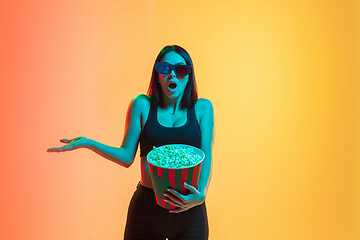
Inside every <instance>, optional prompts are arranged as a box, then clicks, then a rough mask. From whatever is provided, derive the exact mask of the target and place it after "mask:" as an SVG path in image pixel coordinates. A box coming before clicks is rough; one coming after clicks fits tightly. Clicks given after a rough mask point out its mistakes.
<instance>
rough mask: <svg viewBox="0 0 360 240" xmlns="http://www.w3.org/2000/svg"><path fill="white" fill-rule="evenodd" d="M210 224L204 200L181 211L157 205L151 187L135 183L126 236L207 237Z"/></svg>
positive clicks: (131, 239) (203, 239)
mask: <svg viewBox="0 0 360 240" xmlns="http://www.w3.org/2000/svg"><path fill="white" fill-rule="evenodd" d="M208 236H209V226H208V219H207V212H206V206H205V202H203V203H202V204H201V205H198V206H195V207H193V208H190V209H189V210H187V211H184V212H180V213H169V210H168V209H164V208H162V207H160V206H159V205H157V203H156V201H155V194H154V190H153V189H151V188H147V187H144V186H143V185H141V184H140V182H139V184H138V185H137V189H136V191H135V193H134V195H133V197H132V199H131V201H130V205H129V210H128V215H127V222H126V227H125V235H124V239H125V240H142V239H156V240H165V239H166V238H168V239H169V240H180V239H191V240H207V239H208Z"/></svg>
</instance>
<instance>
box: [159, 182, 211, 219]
mask: <svg viewBox="0 0 360 240" xmlns="http://www.w3.org/2000/svg"><path fill="white" fill-rule="evenodd" d="M184 186H185V188H186V189H188V190H190V194H189V195H182V194H180V193H179V192H177V191H176V190H174V189H169V188H168V189H167V190H168V192H167V193H164V196H165V197H167V198H168V199H166V200H165V202H168V203H171V204H173V205H175V206H176V207H179V208H178V209H175V210H171V211H169V213H179V212H184V211H186V210H188V209H190V208H192V207H195V206H197V205H200V204H202V203H203V202H204V200H205V198H204V196H203V194H201V193H200V192H199V191H198V190H197V189H196V188H195V187H193V186H191V185H189V184H187V183H186V182H184Z"/></svg>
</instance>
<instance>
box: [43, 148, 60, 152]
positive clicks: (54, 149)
mask: <svg viewBox="0 0 360 240" xmlns="http://www.w3.org/2000/svg"><path fill="white" fill-rule="evenodd" d="M47 151H48V152H63V151H64V150H63V149H62V148H49V149H48V150H47Z"/></svg>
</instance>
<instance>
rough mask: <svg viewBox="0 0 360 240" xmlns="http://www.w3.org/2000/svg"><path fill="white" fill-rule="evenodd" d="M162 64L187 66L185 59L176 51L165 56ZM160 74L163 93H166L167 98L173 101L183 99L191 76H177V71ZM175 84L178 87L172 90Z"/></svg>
mask: <svg viewBox="0 0 360 240" xmlns="http://www.w3.org/2000/svg"><path fill="white" fill-rule="evenodd" d="M160 62H167V63H170V64H172V65H177V64H184V65H186V61H185V59H184V58H183V57H182V56H181V55H180V54H178V53H176V52H174V51H171V52H168V53H167V54H165V55H164V57H163V58H162V59H161V60H160ZM158 74H159V83H160V86H161V89H162V92H163V93H164V95H165V96H167V97H169V98H172V99H175V98H178V97H182V95H183V93H184V90H185V87H186V84H187V83H188V81H189V75H186V76H178V75H176V72H175V70H172V71H171V72H170V73H168V74H161V73H158ZM174 83H175V84H176V87H175V88H171V87H173V85H174ZM165 96H164V97H165Z"/></svg>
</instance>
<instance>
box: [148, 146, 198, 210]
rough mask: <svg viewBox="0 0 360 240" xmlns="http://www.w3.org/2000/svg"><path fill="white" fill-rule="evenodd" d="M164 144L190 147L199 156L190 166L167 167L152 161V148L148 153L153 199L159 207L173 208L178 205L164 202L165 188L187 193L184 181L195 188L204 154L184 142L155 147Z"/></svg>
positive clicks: (183, 193)
mask: <svg viewBox="0 0 360 240" xmlns="http://www.w3.org/2000/svg"><path fill="white" fill-rule="evenodd" d="M166 146H178V147H185V148H191V149H192V150H193V151H194V152H195V153H196V154H198V155H199V156H201V160H200V161H198V162H197V163H196V164H194V165H192V166H186V167H177V168H167V167H164V166H159V165H157V164H156V163H154V162H153V161H152V158H153V154H152V153H153V151H154V150H152V151H150V152H149V153H148V155H147V162H148V164H149V170H150V176H151V181H152V184H153V188H154V192H155V200H156V202H157V204H158V205H159V206H160V207H162V208H165V209H170V210H173V209H177V208H178V207H176V206H174V205H173V204H170V203H167V202H165V199H166V198H165V196H164V193H166V192H167V191H166V189H168V188H172V189H175V190H176V191H177V192H179V193H181V194H182V195H187V194H189V192H190V191H189V190H188V189H186V188H185V186H184V182H186V183H188V184H189V185H191V186H193V187H195V188H196V189H197V187H198V184H199V177H200V171H201V165H202V162H203V160H204V158H205V154H204V152H203V151H202V150H201V149H199V148H196V147H193V146H190V145H185V144H169V145H164V146H161V147H158V148H157V149H161V148H165V147H166Z"/></svg>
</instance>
